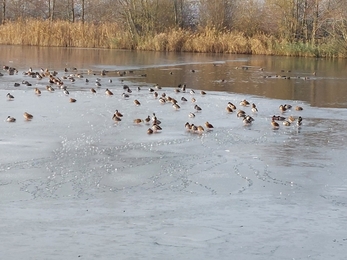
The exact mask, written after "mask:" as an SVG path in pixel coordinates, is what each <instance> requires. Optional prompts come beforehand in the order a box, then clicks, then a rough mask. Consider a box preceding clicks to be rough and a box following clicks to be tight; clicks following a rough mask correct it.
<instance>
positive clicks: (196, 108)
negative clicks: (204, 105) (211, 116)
mask: <svg viewBox="0 0 347 260" xmlns="http://www.w3.org/2000/svg"><path fill="white" fill-rule="evenodd" d="M194 109H195V110H196V112H199V111H201V110H202V109H201V107H199V106H198V105H195V106H194Z"/></svg>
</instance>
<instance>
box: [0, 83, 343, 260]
mask: <svg viewBox="0 0 347 260" xmlns="http://www.w3.org/2000/svg"><path fill="white" fill-rule="evenodd" d="M14 77H16V76H14ZM7 79H8V78H5V79H2V80H3V81H2V82H3V87H2V89H1V90H0V97H3V98H2V100H1V102H0V104H1V111H0V118H2V121H1V122H0V125H1V133H2V134H1V137H0V138H1V139H0V147H1V150H0V156H1V164H0V199H1V203H0V212H1V213H0V215H1V224H0V225H1V233H0V238H1V244H0V257H1V259H78V258H80V259H257V260H258V259H264V260H265V259H266V260H269V259H345V257H346V254H347V233H346V227H347V219H346V215H347V195H346V191H347V177H346V168H347V162H346V154H347V153H346V138H347V133H346V131H345V129H346V127H347V114H346V113H345V110H342V109H323V108H317V107H315V108H313V107H311V106H310V104H307V103H304V102H300V101H289V100H272V99H266V98H262V97H258V96H247V95H241V94H234V93H224V92H213V91H207V95H205V96H202V95H200V93H199V90H197V89H196V90H195V91H196V93H195V94H194V95H192V94H190V93H189V92H188V91H189V89H187V90H188V91H187V92H186V93H182V92H180V93H176V92H175V91H174V89H173V88H163V89H161V90H157V91H158V93H159V95H161V94H162V93H164V92H165V93H166V94H167V95H169V96H171V97H173V98H175V99H177V100H178V103H179V105H180V107H181V108H180V109H179V110H178V111H176V110H175V109H174V108H173V107H172V105H171V104H170V103H167V104H160V103H159V101H158V99H157V98H154V96H153V94H151V93H150V92H149V91H148V88H149V87H151V85H150V84H148V85H145V84H144V85H142V88H141V90H140V91H137V90H136V86H134V85H132V83H131V82H127V84H129V86H130V88H131V89H132V90H133V92H132V93H131V94H130V98H129V99H124V98H123V97H122V93H123V92H124V90H123V88H122V85H123V84H124V83H121V82H120V81H117V80H114V81H113V82H112V83H110V82H108V81H107V79H106V78H103V79H102V80H101V83H102V87H101V88H98V89H97V93H96V94H92V93H91V92H90V91H89V88H90V87H95V86H94V82H90V83H89V84H90V85H85V84H84V87H77V86H79V85H78V84H81V83H79V82H82V80H84V79H79V80H80V81H79V82H76V83H74V84H67V85H68V90H69V91H70V94H69V96H66V95H64V93H63V92H62V90H59V89H56V91H54V93H49V92H48V91H46V90H45V83H42V82H39V81H37V82H36V81H35V85H33V86H32V87H23V86H21V87H19V88H13V87H12V86H11V85H10V83H9V82H10V81H6V80H7ZM12 79H13V78H12ZM12 79H11V82H12ZM14 79H16V78H14ZM19 79H21V77H20V76H18V80H19ZM35 87H39V88H40V89H41V90H42V95H41V96H37V95H35V94H34V90H33V89H34V88H35ZM106 88H109V89H110V90H111V91H112V92H113V93H114V95H113V96H107V95H105V93H104V91H105V89H106ZM8 92H11V94H12V95H14V97H15V98H14V100H13V101H8V100H6V94H7V93H8ZM182 96H184V97H186V98H187V99H188V101H187V102H181V101H180V98H181V97H182ZM70 97H73V98H75V99H77V102H76V103H70V102H69V98H70ZM192 97H195V98H196V100H197V101H196V104H198V105H199V106H200V107H202V111H201V112H196V113H195V114H196V117H195V118H193V119H192V118H189V117H188V115H189V113H190V112H195V111H194V104H195V103H192V102H191V98H192ZM134 99H138V100H139V101H140V102H141V105H140V106H135V105H134V104H133V100H134ZM243 99H247V100H249V101H250V102H252V103H255V104H257V107H258V109H259V112H258V113H257V114H252V112H251V109H250V107H245V108H243V109H244V110H245V111H246V113H247V114H250V115H252V116H253V117H254V119H255V121H254V122H253V123H252V125H251V126H244V125H243V123H242V120H241V119H240V118H237V116H236V112H234V113H230V114H228V113H226V110H225V107H226V105H227V103H228V102H232V103H234V104H235V105H236V106H237V107H238V108H241V107H240V106H239V102H240V101H241V100H243ZM285 103H290V104H292V105H293V106H295V105H300V106H302V107H303V108H304V110H303V111H295V110H294V109H292V110H290V111H288V112H287V113H286V114H285V116H289V115H293V116H295V117H298V116H302V117H303V118H304V119H303V125H302V126H301V127H297V126H295V125H292V126H289V127H284V126H282V125H280V128H279V129H278V130H273V129H272V127H271V124H270V122H271V116H272V115H274V114H279V110H278V106H279V105H280V104H285ZM115 110H119V111H120V112H121V113H123V115H124V116H123V118H122V121H120V122H118V123H115V122H114V121H113V120H112V116H113V113H114V112H115ZM25 111H26V112H29V113H31V114H33V115H34V118H33V120H32V121H25V120H24V118H23V113H24V112H25ZM153 113H155V114H156V116H157V117H158V119H159V120H160V121H162V124H161V126H162V128H163V130H162V131H160V132H159V133H154V134H151V135H149V134H147V129H148V128H149V127H150V125H146V124H144V123H142V124H140V125H137V124H134V123H133V120H134V119H136V118H141V119H145V118H146V117H147V116H148V115H150V116H152V114H153ZM9 115H10V116H13V117H15V118H16V119H17V120H16V122H15V123H9V122H6V118H7V116H9ZM206 121H209V122H210V123H212V124H213V125H214V129H213V130H212V131H205V132H204V133H203V134H196V133H191V132H189V131H187V130H186V129H185V127H184V125H185V123H186V122H190V123H194V124H195V125H202V126H204V123H205V122H206ZM205 130H206V127H205Z"/></svg>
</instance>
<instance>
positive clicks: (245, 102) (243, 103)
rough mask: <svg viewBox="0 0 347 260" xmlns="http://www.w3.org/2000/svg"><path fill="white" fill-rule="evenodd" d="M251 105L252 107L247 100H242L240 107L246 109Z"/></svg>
mask: <svg viewBox="0 0 347 260" xmlns="http://www.w3.org/2000/svg"><path fill="white" fill-rule="evenodd" d="M249 105H250V103H249V102H248V101H247V100H246V99H244V100H242V101H241V102H240V106H244V107H246V106H249Z"/></svg>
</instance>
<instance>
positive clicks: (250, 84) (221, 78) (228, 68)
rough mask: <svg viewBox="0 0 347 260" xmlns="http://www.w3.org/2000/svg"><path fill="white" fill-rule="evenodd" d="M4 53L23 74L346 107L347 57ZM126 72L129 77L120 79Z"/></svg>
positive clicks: (4, 49) (51, 50)
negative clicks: (101, 76)
mask: <svg viewBox="0 0 347 260" xmlns="http://www.w3.org/2000/svg"><path fill="white" fill-rule="evenodd" d="M0 53H1V56H0V62H1V63H2V64H3V65H9V66H13V67H16V68H17V69H18V70H19V71H20V73H21V72H22V71H24V70H27V69H28V68H29V67H32V68H33V69H34V70H37V69H39V68H48V69H50V70H57V71H61V70H63V69H64V68H65V67H66V68H73V67H75V68H77V69H78V71H79V72H87V70H88V69H91V70H93V73H95V74H98V73H100V71H101V70H103V69H105V70H107V71H109V73H108V74H107V75H106V76H107V77H122V79H124V80H127V81H131V82H134V83H135V82H139V83H150V84H159V85H160V86H164V87H165V86H170V87H173V86H177V85H178V84H183V83H185V84H187V87H188V88H193V89H194V88H196V89H205V90H215V91H226V92H231V93H233V92H234V93H244V94H251V95H258V96H264V97H267V98H271V99H272V98H273V99H285V100H302V101H306V102H308V103H309V104H310V105H311V106H317V107H336V108H346V107H347V85H346V83H347V74H346V67H347V60H345V59H335V60H326V59H316V58H296V57H277V56H250V55H229V54H200V53H163V52H145V51H141V52H137V51H125V50H107V49H106V50H105V49H74V48H55V47H48V48H47V47H32V46H0ZM129 70H132V71H133V73H129ZM117 72H120V74H118V73H117ZM122 72H126V74H124V75H123V76H121V74H122ZM314 73H315V74H314ZM0 80H1V79H0Z"/></svg>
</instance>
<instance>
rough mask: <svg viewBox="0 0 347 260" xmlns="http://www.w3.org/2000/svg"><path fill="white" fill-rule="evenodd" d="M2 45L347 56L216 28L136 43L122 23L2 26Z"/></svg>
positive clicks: (345, 49)
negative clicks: (121, 26) (119, 24)
mask: <svg viewBox="0 0 347 260" xmlns="http://www.w3.org/2000/svg"><path fill="white" fill-rule="evenodd" d="M0 44H14V45H36V46H55V47H83V48H114V49H137V50H153V51H169V52H209V53H234V54H237V53H240V54H241V53H242V54H265V55H285V56H311V57H347V43H346V42H345V41H336V40H329V39H326V40H325V42H323V43H320V44H318V45H311V44H307V43H301V42H294V43H292V42H288V41H286V40H283V39H277V38H275V37H274V36H271V35H265V34H261V33H259V34H255V35H253V36H252V37H248V36H246V35H245V34H244V33H243V32H235V31H226V30H224V31H220V30H217V29H215V28H211V27H204V28H198V30H197V31H194V32H192V31H189V30H182V29H170V30H167V31H166V32H162V33H159V34H156V35H153V34H149V35H144V36H140V37H137V38H136V39H134V38H133V37H132V34H131V33H130V32H128V31H126V30H123V29H122V28H120V27H119V26H118V25H117V24H116V23H107V22H104V23H97V24H94V23H81V22H76V23H71V22H68V21H49V20H36V19H28V20H18V21H9V22H7V23H5V24H3V25H0Z"/></svg>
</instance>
